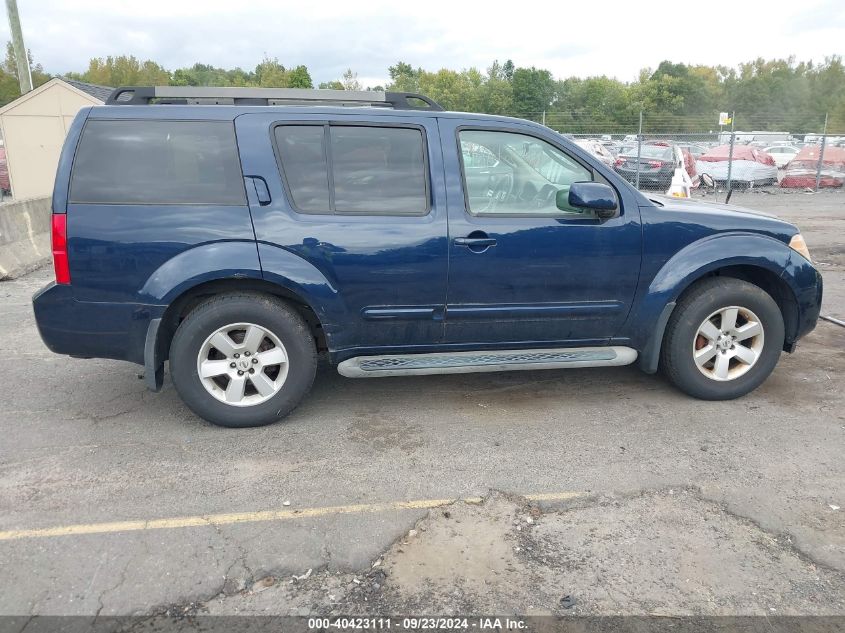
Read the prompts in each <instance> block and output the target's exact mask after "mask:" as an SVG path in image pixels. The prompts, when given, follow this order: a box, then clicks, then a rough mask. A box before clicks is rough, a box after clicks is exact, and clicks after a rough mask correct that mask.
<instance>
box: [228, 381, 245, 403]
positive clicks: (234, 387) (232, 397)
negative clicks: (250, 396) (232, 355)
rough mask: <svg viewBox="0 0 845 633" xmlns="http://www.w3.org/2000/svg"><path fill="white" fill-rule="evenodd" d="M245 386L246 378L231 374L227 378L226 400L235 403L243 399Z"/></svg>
mask: <svg viewBox="0 0 845 633" xmlns="http://www.w3.org/2000/svg"><path fill="white" fill-rule="evenodd" d="M245 387H246V378H244V377H243V376H233V377H232V378H231V379H230V380H229V386H228V387H226V402H232V403H237V402H240V401H241V400H243V399H244V388H245Z"/></svg>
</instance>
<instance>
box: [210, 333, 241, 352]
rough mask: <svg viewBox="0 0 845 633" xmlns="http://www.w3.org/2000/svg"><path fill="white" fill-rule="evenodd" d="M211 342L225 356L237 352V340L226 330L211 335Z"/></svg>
mask: <svg viewBox="0 0 845 633" xmlns="http://www.w3.org/2000/svg"><path fill="white" fill-rule="evenodd" d="M209 343H211V345H212V347H214V348H215V349H216V350H217V351H218V352H220V353H221V354H223V355H224V356H231V355H232V354H234V353H235V342H234V341H233V340H232V339H231V338H229V335H228V334H226V333H225V332H222V331H220V332H217V333H216V334H215V335H214V336H212V337H211V340H210V341H209Z"/></svg>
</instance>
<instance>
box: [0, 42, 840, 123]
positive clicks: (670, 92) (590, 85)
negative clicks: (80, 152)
mask: <svg viewBox="0 0 845 633" xmlns="http://www.w3.org/2000/svg"><path fill="white" fill-rule="evenodd" d="M30 66H31V69H32V75H33V83H34V84H35V85H36V86H38V85H41V84H43V83H44V82H45V81H47V80H49V79H50V75H49V74H48V73H46V72H45V71H44V69H43V68H42V67H41V65H39V64H35V63H34V62H33V60H32V58H31V55H30ZM388 74H389V77H390V79H389V81H388V83H387V84H386V85H385V86H367V87H366V89H368V90H385V89H386V90H395V91H402V92H419V93H422V94H425V95H426V96H428V97H430V98H432V99H434V100H435V101H437V102H439V103H440V104H442V105H443V107H445V108H447V109H449V110H459V111H465V112H486V113H490V114H501V115H510V116H517V117H522V118H528V119H532V120H535V121H544V122H545V123H546V124H547V125H549V126H550V127H552V128H554V129H557V130H559V131H561V132H571V133H574V134H577V133H599V132H605V133H614V132H615V133H621V132H629V133H630V132H635V131H636V130H637V127H638V122H639V116H640V112H642V113H643V131H644V132H706V131H710V130H713V129H714V128H717V127H718V126H717V113H718V112H720V111H721V112H734V111H735V112H736V118H735V125H736V127H737V129H744V130H770V131H789V132H796V133H802V132H819V131H821V129H822V126H823V124H824V119H825V115H826V114H827V115H828V116H829V121H828V131H829V132H831V133H837V132H838V133H843V132H845V66H843V62H842V57H841V56H839V55H833V56H830V57H827V58H825V59H824V61H823V62H821V63H814V62H812V61H807V62H804V61H796V60H795V58H793V57H790V58H787V59H772V60H765V59H762V58H761V59H756V60H753V61H750V62H746V63H741V64H739V65H738V66H737V67H727V66H705V65H688V64H683V63H673V62H670V61H663V62H661V63H660V64H659V65H658V66H657V68H655V69H651V68H646V69H643V70H641V71H640V73H639V76H638V77H637V80H636V81H631V82H624V81H619V80H618V79H614V78H610V77H606V76H601V77H587V78H580V77H569V78H565V79H560V78H555V77H554V76H553V75H552V73H551V72H550V71H548V70H545V69H542V68H535V67H533V66H532V67H519V66H515V65H514V63H513V61H511V60H507V61H505V62H503V63H499V62H498V61H494V62H493V63H492V64H491V65H490V67H488V68H487V69H485V70H483V71H482V70H479V69H477V68H468V69H464V70H450V69H446V68H443V69H440V70H436V71H430V70H425V69H423V68H421V67H414V66H412V65H411V64H408V63H406V62H402V61H400V62H397V63H396V64H395V65H393V66H390V67H389V68H388ZM63 76H64V77H68V78H70V79H77V80H80V81H86V82H89V83H94V84H100V85H104V86H113V87H116V86H125V85H174V86H254V87H267V88H271V87H272V88H314V87H315V86H314V82H313V80H312V78H311V75H310V73H309V71H308V68H307V67H306V66H304V65H299V66H295V67H286V66H284V65H283V64H282V63H280V62H279V60H278V59H277V58H271V57H267V56H265V57H264V59H262V60H261V61H260V62H259V63H258V64H257V65H256V66H255V68H254V69H252V70H244V69H242V68H232V69H225V68H217V67H215V66H211V65H208V64H194V65H193V66H190V67H186V68H177V69H175V70H167V69H166V68H164V67H163V66H162V65H161V64H158V63H157V62H155V61H152V60H145V61H141V60H139V59H137V58H135V57H134V56H131V55H129V56H127V55H120V56H109V57H101V58H94V59H91V60H90V61H89V63H88V68H87V69H86V70H85V71H83V72H68V73H66V74H65V75H63ZM316 87H319V88H334V89H339V90H361V89H365V88H364V86H362V85H361V84H360V82H359V81H358V77H357V74H356V73H355V72H354V71H353V70H352V69H348V70H347V71H346V72H345V73H344V74H343V76H342V77H339V78H338V79H336V80H333V81H329V82H324V83H321V84H319V85H318V86H316ZM17 96H19V88H18V81H17V68H16V64H15V60H14V55H13V54H12V50H11V44H8V45H7V53H6V59H5V62H4V63H3V65H2V67H0V105H4V104H6V103H8V102H9V101H11V100H12V99H15V98H16V97H17Z"/></svg>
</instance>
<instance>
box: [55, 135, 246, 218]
mask: <svg viewBox="0 0 845 633" xmlns="http://www.w3.org/2000/svg"><path fill="white" fill-rule="evenodd" d="M70 202H75V203H94V204H214V205H245V204H246V196H245V193H244V184H243V176H242V174H241V166H240V162H239V160H238V150H237V146H236V144H235V130H234V126H233V124H232V123H231V122H226V121H137V120H132V121H104V120H92V121H88V123H86V124H85V130H84V132H83V133H82V139H81V140H80V142H79V147H78V148H77V150H76V158H75V159H74V162H73V173H72V175H71V184H70Z"/></svg>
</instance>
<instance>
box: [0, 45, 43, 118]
mask: <svg viewBox="0 0 845 633" xmlns="http://www.w3.org/2000/svg"><path fill="white" fill-rule="evenodd" d="M27 57H28V58H29V69H30V74H31V75H32V87H33V88H37V87H38V86H41V85H43V84H45V83H47V82H48V81H50V79H51V77H50V75H49V74H47V73H46V72H44V68H42V66H41V64H36V63H34V61H33V59H32V51H30V50H27ZM19 96H21V87H20V82H19V81H18V63H17V60H16V59H15V50H14V48H13V47H12V43H11V42H6V59H5V60H4V61H3V65H2V67H0V106H4V105H6V104H7V103H9V102H10V101H14V100H15V99H17V98H18V97H19Z"/></svg>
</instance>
